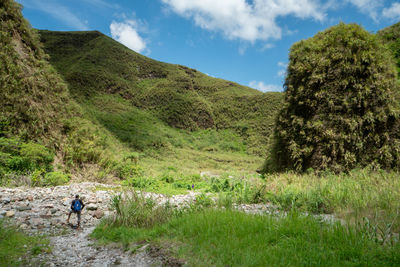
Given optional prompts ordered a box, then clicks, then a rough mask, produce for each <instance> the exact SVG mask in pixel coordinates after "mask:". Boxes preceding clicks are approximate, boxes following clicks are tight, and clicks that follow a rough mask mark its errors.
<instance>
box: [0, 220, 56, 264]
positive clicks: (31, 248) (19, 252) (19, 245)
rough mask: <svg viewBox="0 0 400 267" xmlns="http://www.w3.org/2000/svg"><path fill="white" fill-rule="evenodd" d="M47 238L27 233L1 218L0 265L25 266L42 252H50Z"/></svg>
mask: <svg viewBox="0 0 400 267" xmlns="http://www.w3.org/2000/svg"><path fill="white" fill-rule="evenodd" d="M49 251H50V247H49V241H48V240H47V239H46V238H43V237H38V236H31V235H27V234H25V233H23V232H21V231H19V230H17V229H16V228H15V227H12V226H6V225H5V223H4V222H3V220H0V266H25V265H26V264H28V263H30V262H31V261H30V259H31V258H32V257H33V256H35V255H37V254H40V253H42V252H49Z"/></svg>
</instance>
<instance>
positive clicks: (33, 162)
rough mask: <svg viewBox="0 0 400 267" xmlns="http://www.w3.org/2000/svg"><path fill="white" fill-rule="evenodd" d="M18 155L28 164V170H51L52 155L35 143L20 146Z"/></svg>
mask: <svg viewBox="0 0 400 267" xmlns="http://www.w3.org/2000/svg"><path fill="white" fill-rule="evenodd" d="M20 155H21V157H22V158H23V160H24V161H26V162H27V163H28V164H29V167H28V168H29V169H31V170H32V169H38V168H44V169H47V170H50V169H51V163H52V162H53V159H54V154H53V153H51V152H50V151H49V150H48V149H47V148H46V147H45V146H43V145H40V144H35V143H24V144H22V145H21V150H20Z"/></svg>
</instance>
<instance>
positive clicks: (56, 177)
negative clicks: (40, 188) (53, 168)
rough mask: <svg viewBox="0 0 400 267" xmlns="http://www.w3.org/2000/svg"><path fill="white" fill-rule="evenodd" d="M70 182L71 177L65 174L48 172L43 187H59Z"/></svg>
mask: <svg viewBox="0 0 400 267" xmlns="http://www.w3.org/2000/svg"><path fill="white" fill-rule="evenodd" d="M69 180H70V177H69V175H67V174H65V173H63V172H48V173H46V175H45V176H44V179H43V181H42V185H44V186H57V185H63V184H66V183H68V182H69Z"/></svg>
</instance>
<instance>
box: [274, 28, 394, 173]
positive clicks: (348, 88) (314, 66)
mask: <svg viewBox="0 0 400 267" xmlns="http://www.w3.org/2000/svg"><path fill="white" fill-rule="evenodd" d="M285 90H286V96H285V102H284V105H283V107H282V109H281V111H280V113H279V115H278V117H277V120H276V126H275V127H276V128H275V140H274V144H273V149H272V153H271V155H270V157H269V158H268V159H267V162H266V170H267V171H271V170H286V169H294V170H297V171H305V170H307V169H308V168H313V169H331V170H333V171H335V172H341V171H347V170H350V169H352V168H354V167H357V166H366V165H369V164H374V165H377V166H379V167H381V168H387V169H389V168H395V167H397V165H398V164H399V163H398V161H399V151H400V142H399V139H398V138H396V133H395V130H396V125H397V120H398V110H399V108H398V103H397V102H396V101H395V98H394V95H395V94H396V90H398V85H397V73H396V68H395V65H394V62H393V60H392V58H391V55H390V53H389V52H388V51H387V50H386V49H385V47H384V46H383V45H382V44H381V42H380V41H379V40H378V38H377V37H376V36H375V35H373V34H370V33H368V32H367V31H365V30H364V29H362V28H361V27H360V26H358V25H355V24H343V23H341V24H338V25H337V26H334V27H331V28H329V29H327V30H325V31H323V32H320V33H318V34H317V35H315V36H314V37H312V38H309V39H307V40H303V41H300V42H298V43H295V44H294V45H293V46H292V48H291V50H290V58H289V65H288V69H287V77H286V81H285Z"/></svg>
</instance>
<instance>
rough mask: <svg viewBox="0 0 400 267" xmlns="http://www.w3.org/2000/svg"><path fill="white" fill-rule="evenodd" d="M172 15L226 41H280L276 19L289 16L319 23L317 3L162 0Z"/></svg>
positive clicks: (320, 12)
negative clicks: (219, 34) (222, 37)
mask: <svg viewBox="0 0 400 267" xmlns="http://www.w3.org/2000/svg"><path fill="white" fill-rule="evenodd" d="M162 2H163V3H165V4H166V5H167V6H168V7H169V8H170V9H171V10H172V11H173V12H175V13H176V14H178V15H180V16H183V17H185V18H188V19H189V18H190V19H193V20H194V23H195V24H196V25H197V26H199V27H201V28H203V29H206V30H210V31H217V32H222V33H223V34H224V36H225V37H226V38H228V39H239V40H244V41H249V42H255V41H257V40H268V39H280V38H281V36H282V29H281V28H280V27H279V26H278V25H277V23H276V19H277V18H278V17H283V16H288V15H292V16H294V17H297V18H301V19H306V18H311V19H315V20H319V21H322V20H323V19H324V17H325V14H324V7H323V6H321V5H320V3H319V1H318V0H254V1H252V2H249V1H246V0H162Z"/></svg>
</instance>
